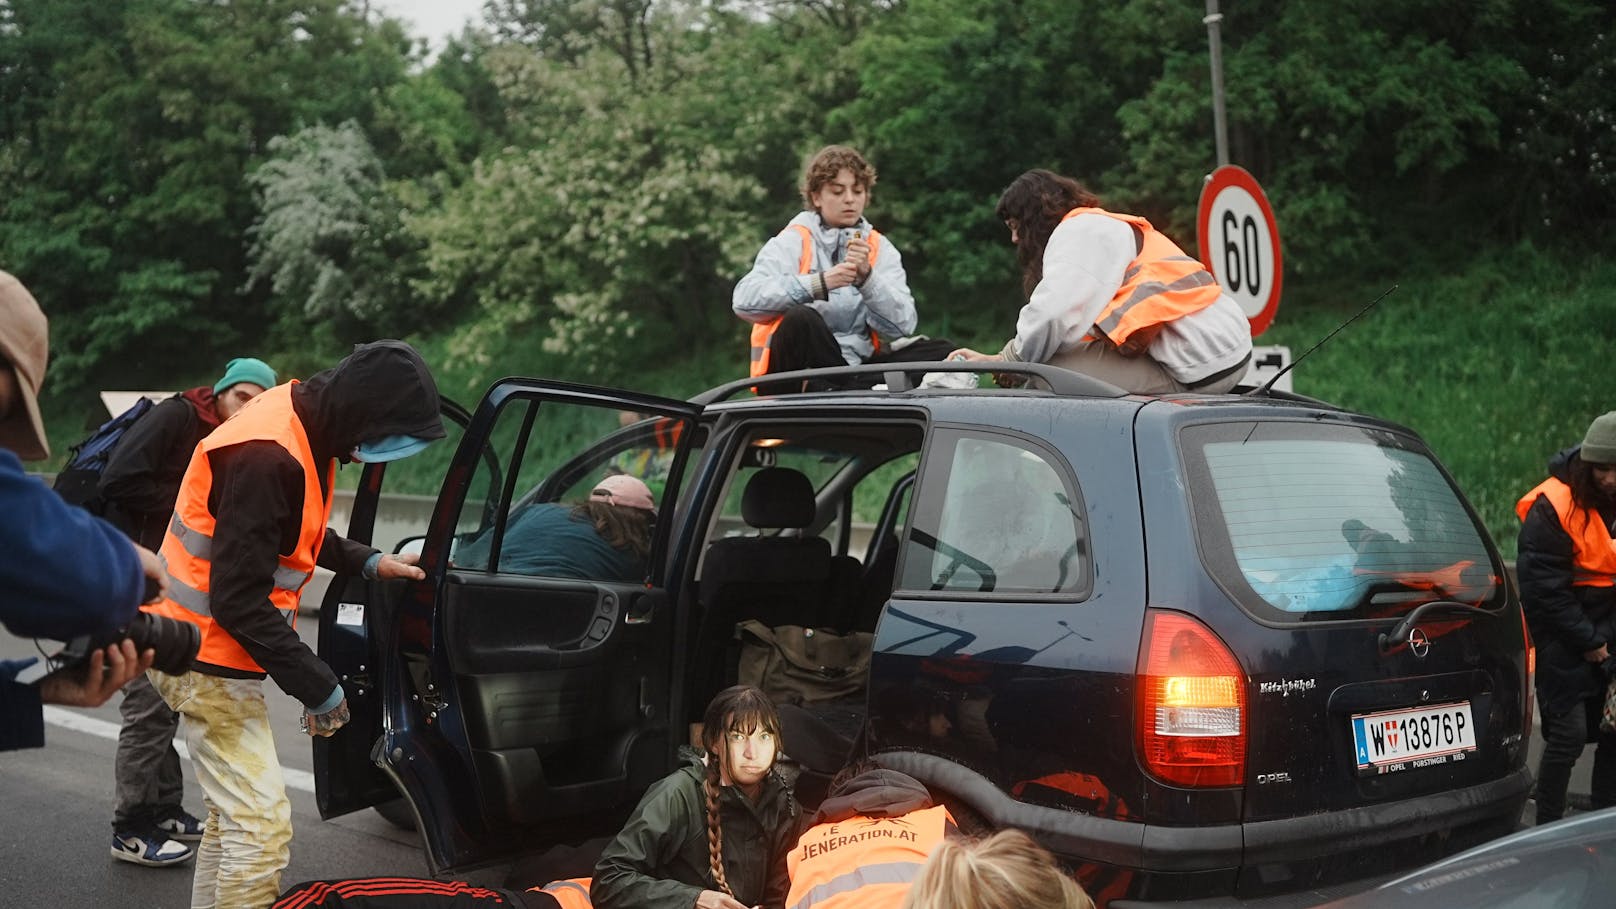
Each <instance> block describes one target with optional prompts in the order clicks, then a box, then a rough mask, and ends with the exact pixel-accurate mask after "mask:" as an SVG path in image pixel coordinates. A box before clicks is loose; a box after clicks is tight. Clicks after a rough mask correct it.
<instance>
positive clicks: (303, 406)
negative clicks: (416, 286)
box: [196, 341, 444, 707]
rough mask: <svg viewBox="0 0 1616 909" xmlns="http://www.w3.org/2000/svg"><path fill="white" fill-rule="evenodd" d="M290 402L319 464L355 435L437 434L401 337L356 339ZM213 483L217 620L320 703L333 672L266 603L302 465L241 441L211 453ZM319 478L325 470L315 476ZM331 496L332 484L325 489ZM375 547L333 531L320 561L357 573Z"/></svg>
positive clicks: (285, 548) (427, 389) (294, 510)
mask: <svg viewBox="0 0 1616 909" xmlns="http://www.w3.org/2000/svg"><path fill="white" fill-rule="evenodd" d="M292 409H293V410H294V411H295V412H296V413H297V417H298V420H299V421H300V422H301V423H302V424H303V428H304V431H305V432H306V433H307V434H308V438H309V445H310V447H311V448H312V450H313V452H314V458H315V462H316V463H322V464H323V463H326V462H329V461H330V460H332V459H337V460H341V461H343V462H347V461H348V459H349V458H348V455H349V452H351V451H352V450H353V448H354V447H355V446H356V445H358V444H359V443H361V442H365V441H371V440H375V439H381V438H383V437H385V436H390V435H413V436H417V437H419V438H423V439H441V438H443V436H444V431H443V423H442V420H441V419H440V418H439V416H438V412H439V411H438V387H437V384H436V383H435V382H434V381H433V380H432V373H431V372H430V371H429V370H428V369H427V366H426V363H425V362H423V361H422V360H421V356H420V354H417V353H416V352H415V349H414V348H412V347H410V346H409V345H408V344H405V343H404V342H402V341H377V342H375V343H372V344H361V345H359V346H358V347H355V348H354V352H353V353H352V354H350V355H348V357H346V358H345V359H344V360H343V361H342V362H341V363H338V364H337V365H336V366H334V367H332V368H331V369H327V370H325V371H324V372H320V373H316V374H315V375H314V376H312V377H310V378H309V380H308V381H307V382H303V383H301V384H297V385H294V386H293V387H292ZM209 460H210V463H211V467H212V470H213V489H212V493H211V495H210V496H209V498H208V510H209V511H211V512H212V513H213V515H214V518H215V520H216V522H217V524H216V526H215V527H214V532H213V558H212V564H213V567H212V573H211V574H210V576H209V588H210V591H211V597H210V598H211V608H212V611H213V618H214V621H216V622H218V623H219V626H220V627H221V628H223V629H224V630H225V631H227V632H229V633H230V636H231V637H233V638H235V639H236V641H237V642H238V643H240V644H241V646H242V648H243V649H245V650H246V651H247V654H248V655H249V656H251V657H252V658H253V659H254V660H255V661H257V663H258V665H260V666H262V667H264V669H265V670H266V671H267V672H268V674H269V676H270V677H271V678H273V679H274V680H275V684H277V685H279V686H280V688H281V690H282V691H285V692H286V693H287V694H289V695H291V696H292V697H294V698H297V699H298V700H299V701H302V702H303V704H304V705H305V706H308V707H318V706H320V705H321V704H323V703H324V702H325V701H326V700H327V699H328V698H329V697H330V696H331V695H332V693H333V692H334V691H335V690H336V688H337V677H336V675H335V674H334V673H332V671H331V669H330V668H329V667H328V666H326V665H325V663H323V662H321V661H320V659H319V657H317V656H315V655H314V651H312V650H310V649H309V648H308V645H306V644H304V643H303V641H302V639H300V638H299V637H298V635H297V632H296V631H294V630H293V629H292V628H291V627H290V626H289V625H287V624H286V620H285V619H284V618H283V617H282V615H281V612H280V610H278V609H276V608H275V606H274V605H273V604H272V603H270V601H269V593H270V590H271V589H272V585H273V576H274V572H275V569H276V567H277V565H278V564H279V563H278V558H279V557H280V556H282V555H290V554H291V552H292V550H293V549H294V548H296V546H297V536H298V530H299V528H300V526H301V524H302V519H303V517H302V516H303V509H304V508H305V507H311V508H319V507H321V505H320V503H318V502H311V503H305V502H304V501H303V468H302V466H301V465H300V464H298V462H297V460H296V459H295V458H293V457H292V456H291V454H289V453H288V452H287V451H286V449H284V448H282V447H281V446H280V445H279V444H277V443H275V442H270V441H262V442H242V443H240V444H237V445H231V446H227V447H225V448H220V449H217V450H215V451H214V452H213V453H212V454H211V455H210V458H209ZM320 483H321V487H322V488H324V484H325V471H324V470H323V469H322V471H321V476H320ZM327 492H328V493H329V490H327ZM375 551H376V550H374V549H372V548H371V547H369V546H365V545H363V544H361V543H355V542H352V541H351V540H346V539H343V538H342V537H340V536H338V535H337V534H336V533H335V532H333V531H331V530H330V529H327V530H326V535H325V540H324V542H323V544H322V545H321V547H320V552H319V564H320V566H321V567H324V568H329V569H331V570H333V571H336V572H338V573H342V574H358V573H359V571H360V570H361V569H362V568H363V566H364V563H365V560H366V559H367V558H369V557H370V555H371V553H373V552H375ZM196 668H197V671H199V672H203V673H207V674H209V675H216V676H224V677H228V678H263V675H262V674H260V673H251V672H243V671H241V670H237V669H231V668H228V667H223V666H214V665H211V664H206V663H197V664H196Z"/></svg>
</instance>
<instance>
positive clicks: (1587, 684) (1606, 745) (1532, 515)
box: [1515, 411, 1616, 824]
mask: <svg viewBox="0 0 1616 909" xmlns="http://www.w3.org/2000/svg"><path fill="white" fill-rule="evenodd" d="M1515 513H1516V514H1517V515H1519V516H1520V519H1521V533H1520V538H1519V546H1518V547H1517V549H1518V555H1517V558H1516V562H1515V567H1516V575H1517V578H1518V579H1519V581H1520V590H1521V606H1522V608H1524V609H1525V610H1526V623H1527V626H1528V627H1529V628H1530V629H1531V632H1532V642H1533V644H1535V645H1536V647H1537V703H1538V710H1539V712H1540V719H1541V721H1542V726H1543V757H1542V759H1541V761H1540V762H1539V764H1538V771H1537V795H1536V800H1537V823H1539V824H1547V823H1550V822H1551V821H1556V820H1559V819H1560V818H1561V817H1562V816H1564V814H1565V809H1566V788H1567V787H1568V785H1569V784H1570V782H1571V768H1572V766H1573V765H1575V764H1576V763H1577V759H1578V758H1579V757H1581V756H1582V749H1583V746H1584V745H1586V744H1587V743H1588V742H1590V741H1597V742H1598V746H1597V751H1596V752H1595V754H1594V768H1593V783H1592V786H1593V807H1595V808H1606V807H1609V806H1611V805H1616V733H1612V732H1605V731H1602V730H1600V729H1599V719H1600V710H1601V706H1602V704H1603V701H1604V693H1605V686H1606V684H1607V682H1608V680H1609V678H1610V676H1611V674H1612V671H1613V670H1616V660H1613V659H1612V658H1611V645H1612V644H1613V643H1616V539H1613V536H1616V411H1612V412H1610V413H1607V414H1605V415H1603V416H1601V417H1599V418H1598V419H1596V420H1594V421H1593V423H1592V424H1591V425H1590V426H1589V427H1588V432H1587V433H1586V434H1585V435H1584V436H1583V440H1582V443H1581V444H1580V445H1577V446H1575V447H1572V448H1568V449H1566V450H1564V451H1561V452H1559V453H1558V454H1556V455H1555V456H1554V457H1553V458H1551V459H1550V460H1549V478H1548V479H1546V480H1544V481H1543V482H1542V483H1539V484H1538V485H1537V486H1536V487H1535V488H1533V489H1532V490H1531V491H1530V492H1528V493H1527V494H1526V495H1524V496H1522V497H1521V499H1520V501H1519V502H1517V503H1516V505H1515Z"/></svg>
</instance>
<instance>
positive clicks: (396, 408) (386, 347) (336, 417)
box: [293, 341, 444, 460]
mask: <svg viewBox="0 0 1616 909" xmlns="http://www.w3.org/2000/svg"><path fill="white" fill-rule="evenodd" d="M293 400H294V402H295V403H296V405H297V408H298V414H299V416H301V417H302V418H303V424H304V426H305V428H307V430H308V433H309V444H310V445H311V446H313V448H314V453H315V454H316V455H317V456H319V457H323V458H342V459H343V460H349V459H350V455H351V453H352V452H353V451H354V450H355V449H356V448H360V447H361V446H364V447H366V448H371V449H373V450H377V451H382V450H385V451H386V452H388V453H389V454H390V455H392V456H397V453H398V452H399V451H400V450H402V449H403V447H404V446H406V444H407V443H404V442H401V441H400V440H399V437H408V438H410V439H414V440H418V441H419V442H422V443H425V442H431V441H433V440H435V439H441V438H443V437H444V431H443V421H442V419H441V418H440V417H439V416H438V385H437V382H435V381H433V379H432V372H431V370H429V369H427V365H426V362H425V361H424V360H422V359H421V355H420V354H418V353H416V352H415V348H413V347H411V346H410V345H408V344H406V343H404V342H403V341H374V342H372V343H370V344H360V345H357V346H356V347H354V351H353V353H351V354H349V355H348V356H347V357H345V358H344V359H343V361H342V362H341V363H338V364H337V365H336V366H333V367H331V368H330V369H327V370H324V371H322V372H318V373H315V374H314V375H313V376H310V377H309V380H308V381H307V382H304V383H302V384H301V385H298V386H296V394H295V396H294V399H293ZM414 448H415V449H416V450H419V446H414ZM406 453H411V454H412V453H413V451H408V452H406ZM391 459H392V458H391V457H377V458H374V460H391Z"/></svg>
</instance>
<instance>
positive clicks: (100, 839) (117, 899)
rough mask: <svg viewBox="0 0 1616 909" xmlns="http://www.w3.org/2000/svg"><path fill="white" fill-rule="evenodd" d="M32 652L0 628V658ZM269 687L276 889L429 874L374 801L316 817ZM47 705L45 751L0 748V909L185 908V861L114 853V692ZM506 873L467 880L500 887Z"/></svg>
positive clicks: (406, 836) (284, 706) (290, 708)
mask: <svg viewBox="0 0 1616 909" xmlns="http://www.w3.org/2000/svg"><path fill="white" fill-rule="evenodd" d="M315 625H316V623H315V621H314V618H313V617H312V616H305V617H304V618H303V619H301V620H300V621H299V622H298V629H299V631H300V632H302V634H303V637H304V639H305V640H307V641H309V642H310V643H311V644H312V643H313V635H314V628H315ZM34 652H35V649H34V643H33V642H32V641H28V640H23V639H19V638H14V637H11V636H10V635H8V634H6V633H4V632H3V631H0V658H5V659H15V658H19V657H25V656H29V655H32V654H33V653H34ZM265 693H266V695H267V697H268V700H269V705H270V716H271V720H272V722H273V724H274V732H275V742H276V746H277V750H278V751H279V753H280V763H281V766H282V767H283V768H285V772H286V778H287V791H288V795H289V796H290V797H291V801H292V829H293V836H292V860H291V865H290V866H289V867H288V868H287V870H286V872H285V874H284V875H283V876H282V878H281V884H282V886H283V887H288V886H291V885H292V884H294V883H297V882H299V881H305V880H314V879H322V878H345V877H366V876H374V875H413V876H426V873H427V868H426V859H425V857H424V855H423V854H422V851H421V848H420V846H419V844H418V840H417V838H416V835H415V834H414V832H406V831H401V830H399V829H397V828H395V827H393V826H392V825H391V824H389V823H388V822H387V821H385V820H383V819H382V818H381V817H380V816H379V815H377V814H376V813H375V812H374V811H369V810H366V811H361V812H358V813H356V814H351V815H347V816H345V817H340V818H336V819H334V820H331V821H323V820H321V819H320V813H319V810H318V809H317V808H316V807H315V801H314V777H313V773H312V770H313V766H312V759H311V755H310V747H309V739H308V737H307V736H306V735H303V734H302V733H300V732H299V731H298V727H297V718H298V715H299V713H300V712H301V710H300V705H298V703H297V702H296V701H294V700H293V699H292V698H290V697H287V696H286V695H285V694H283V693H281V691H280V689H278V688H276V687H275V685H274V683H269V684H267V685H265ZM45 709H46V724H45V747H44V748H42V749H30V750H25V751H9V752H0V909H5V907H12V906H18V907H22V906H52V907H60V909H75V907H84V909H90V907H96V909H100V907H106V906H118V907H143V909H144V907H152V909H168V907H181V909H183V907H186V906H189V905H190V893H191V863H190V862H187V863H185V864H183V865H178V866H173V867H167V868H147V867H142V866H139V865H132V864H129V863H127V862H121V861H118V860H116V859H114V858H112V856H111V855H110V846H111V842H112V828H111V821H112V808H113V776H112V766H113V753H114V751H115V748H116V745H117V741H116V737H117V732H118V726H119V716H118V698H117V697H116V696H114V698H113V699H112V700H111V701H109V702H107V703H106V704H105V705H103V706H101V707H99V708H96V709H94V710H79V709H70V708H62V707H50V706H47V707H46V708H45ZM182 764H183V767H184V771H185V783H186V790H185V792H186V795H185V807H186V809H187V810H189V811H190V812H191V813H192V814H196V815H199V816H200V815H201V814H202V797H201V790H200V789H199V788H198V787H197V785H196V776H195V772H194V770H193V769H192V768H191V765H190V762H189V760H188V759H183V758H182ZM505 870H506V869H503V868H491V869H486V870H484V871H480V872H476V873H474V874H472V875H469V876H463V877H465V878H466V879H470V880H474V881H476V882H478V883H484V884H500V883H503V880H504V876H505Z"/></svg>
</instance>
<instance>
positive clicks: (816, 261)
mask: <svg viewBox="0 0 1616 909" xmlns="http://www.w3.org/2000/svg"><path fill="white" fill-rule="evenodd" d="M874 187H875V168H874V167H871V166H870V163H869V162H868V161H866V160H865V159H864V156H863V155H861V154H859V153H858V151H856V150H855V149H852V148H849V147H848V146H845V145H827V146H825V147H824V148H822V149H820V150H819V151H818V152H815V153H814V156H813V157H812V158H810V159H809V160H808V163H807V165H806V166H805V167H804V168H803V174H802V184H801V187H800V188H801V191H802V199H803V202H804V203H805V205H806V208H805V210H804V211H803V212H802V213H801V214H798V215H797V216H796V217H795V218H792V219H791V223H789V224H787V225H786V226H785V228H784V229H783V230H781V231H780V233H779V234H777V235H775V236H774V237H772V238H771V239H770V240H769V242H767V243H765V244H764V245H763V248H762V249H760V250H758V254H757V259H756V260H755V261H754V262H753V263H752V270H751V271H750V272H748V273H747V275H746V277H744V278H742V279H741V280H740V282H739V283H738V284H736V285H735V294H734V298H733V301H732V303H731V308H732V309H733V310H734V312H735V315H736V316H738V317H740V318H741V319H743V320H745V321H747V322H750V323H751V324H752V330H751V366H750V371H751V375H753V376H761V375H764V374H767V373H777V372H788V371H790V370H794V369H808V368H812V367H829V366H856V365H858V364H860V363H881V362H899V361H902V362H915V361H926V360H930V361H936V360H941V359H942V358H943V356H944V355H945V354H947V353H948V351H949V350H950V349H952V348H953V346H954V345H953V344H952V343H950V342H949V341H946V340H943V339H939V338H927V337H924V336H913V332H914V330H915V325H916V321H917V318H916V314H915V298H914V295H913V294H911V293H910V292H909V278H908V276H907V275H906V274H905V273H904V270H903V257H902V256H901V255H900V254H899V253H898V248H897V246H895V245H893V243H892V241H891V240H890V239H888V238H887V237H886V236H885V235H883V234H881V233H880V232H878V231H876V230H875V228H873V227H871V226H870V222H869V221H868V220H866V219H865V217H864V206H865V205H866V204H867V203H868V202H869V200H870V190H871V189H873V188H874ZM850 381H851V384H854V385H858V386H859V387H864V388H868V387H869V386H870V385H871V384H873V383H874V382H875V381H877V380H876V379H874V378H870V379H863V378H858V379H855V380H850ZM972 383H973V384H974V378H973V379H972Z"/></svg>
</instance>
